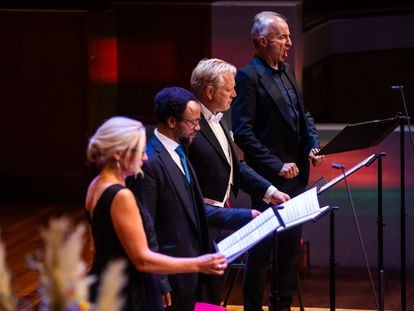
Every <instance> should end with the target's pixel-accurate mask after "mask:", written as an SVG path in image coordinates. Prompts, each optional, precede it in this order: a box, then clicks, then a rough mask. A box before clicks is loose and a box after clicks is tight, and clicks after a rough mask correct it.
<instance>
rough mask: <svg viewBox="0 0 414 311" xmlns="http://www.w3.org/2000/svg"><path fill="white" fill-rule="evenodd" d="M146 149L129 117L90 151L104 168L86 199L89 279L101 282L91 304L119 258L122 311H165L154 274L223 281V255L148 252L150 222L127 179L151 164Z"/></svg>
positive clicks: (102, 130)
mask: <svg viewBox="0 0 414 311" xmlns="http://www.w3.org/2000/svg"><path fill="white" fill-rule="evenodd" d="M145 144H146V137H145V128H144V126H143V125H142V123H140V122H139V121H136V120H133V119H129V118H126V117H113V118H110V119H109V120H107V121H106V122H104V123H103V124H102V125H101V126H100V127H99V128H98V130H97V131H96V133H95V134H94V135H93V136H92V137H91V138H90V141H89V146H88V149H87V156H88V159H89V160H90V161H92V162H95V163H96V164H98V165H99V166H100V167H101V170H100V173H99V175H98V176H96V177H95V178H94V179H93V181H92V182H91V183H90V185H89V188H88V192H87V196H86V210H87V215H88V218H89V221H90V225H91V230H92V236H93V240H94V245H95V257H94V261H93V265H92V269H91V274H94V275H97V276H98V282H97V283H96V284H95V285H94V287H93V288H92V290H91V299H92V301H93V300H94V299H95V297H96V294H97V293H96V289H97V288H98V286H99V276H100V274H101V273H102V271H103V269H105V267H106V265H107V263H108V262H109V261H111V260H113V259H115V258H125V259H126V260H127V261H128V267H127V271H125V273H126V276H127V278H128V282H127V285H126V287H125V289H124V291H123V295H124V298H125V303H124V308H123V310H128V311H133V310H140V311H146V310H148V311H154V310H156V311H158V310H163V307H162V306H161V294H160V291H159V289H158V285H157V281H156V278H155V277H154V276H153V275H152V274H151V273H158V274H174V273H187V272H202V273H207V274H214V275H221V274H223V270H224V269H225V268H226V267H227V262H226V260H225V258H224V257H223V255H221V254H207V255H203V256H199V257H193V258H175V257H170V256H166V255H163V254H159V253H155V252H153V251H151V250H150V249H149V248H148V243H147V237H146V231H147V232H149V233H150V234H152V231H151V227H152V223H151V218H150V217H149V216H148V215H147V214H145V211H144V210H143V209H140V207H139V206H138V204H137V202H136V199H135V197H134V195H133V193H132V192H131V191H130V190H128V189H127V188H126V187H125V178H126V177H128V176H133V175H135V176H137V175H139V174H141V173H142V171H141V166H142V164H143V162H144V161H145V160H146V159H147V156H146V154H145Z"/></svg>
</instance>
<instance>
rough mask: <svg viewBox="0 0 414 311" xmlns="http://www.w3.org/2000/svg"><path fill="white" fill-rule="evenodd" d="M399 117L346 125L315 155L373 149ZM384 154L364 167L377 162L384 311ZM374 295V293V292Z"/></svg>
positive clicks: (381, 307) (380, 287) (380, 303)
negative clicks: (382, 159)
mask: <svg viewBox="0 0 414 311" xmlns="http://www.w3.org/2000/svg"><path fill="white" fill-rule="evenodd" d="M400 123H401V121H400V117H394V118H389V119H384V120H374V121H367V122H362V123H356V124H351V125H347V126H346V127H345V128H344V129H343V130H342V131H341V132H339V134H337V135H336V136H335V137H334V138H333V139H332V140H331V141H330V142H328V144H327V145H326V146H324V147H323V148H322V149H321V150H320V151H319V152H318V153H317V155H327V154H333V153H340V152H346V151H352V150H359V149H365V148H368V147H374V146H376V145H378V144H379V143H380V142H381V141H383V140H384V138H385V137H387V136H388V135H389V134H390V133H391V132H392V131H393V130H394V129H395V128H396V127H397V126H398V125H400ZM382 156H385V153H384V152H380V153H377V154H376V156H375V157H373V158H372V159H371V160H370V161H369V163H367V164H366V166H369V165H370V164H371V163H373V162H374V161H375V160H376V159H379V161H378V218H377V224H378V291H379V301H378V309H379V310H380V311H382V310H384V279H383V276H384V263H383V257H384V254H383V227H384V222H383V216H382V161H381V157H382ZM374 294H375V292H374Z"/></svg>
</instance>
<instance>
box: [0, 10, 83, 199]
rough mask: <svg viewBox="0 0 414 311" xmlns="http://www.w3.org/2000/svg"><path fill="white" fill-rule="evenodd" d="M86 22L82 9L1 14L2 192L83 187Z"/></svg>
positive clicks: (63, 193) (61, 192)
mask: <svg viewBox="0 0 414 311" xmlns="http://www.w3.org/2000/svg"><path fill="white" fill-rule="evenodd" d="M83 25H84V13H83V12H47V11H27V12H25V11H8V12H7V11H3V12H0V37H1V38H2V41H3V42H2V44H1V46H2V48H1V49H0V59H1V62H0V102H1V110H0V111H1V116H2V120H1V122H0V131H1V133H2V135H1V136H0V137H1V138H0V145H1V149H2V152H1V154H0V162H1V163H3V165H2V166H1V168H0V172H1V175H2V178H1V187H0V191H1V197H17V198H19V199H25V198H29V197H42V198H44V197H72V196H79V195H80V192H81V189H82V188H83V187H84V185H82V184H81V182H80V181H82V176H83V174H84V172H83V171H84V169H83V167H84V165H83V163H84V147H85V139H86V137H85V131H84V128H85V100H86V63H85V39H84V38H85V37H84V26H83Z"/></svg>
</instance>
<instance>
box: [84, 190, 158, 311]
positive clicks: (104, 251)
mask: <svg viewBox="0 0 414 311" xmlns="http://www.w3.org/2000/svg"><path fill="white" fill-rule="evenodd" d="M121 189H124V186H122V185H119V184H114V185H111V186H109V187H108V188H107V189H105V191H104V192H103V193H102V196H101V197H100V198H99V200H98V202H97V204H96V207H95V208H94V211H93V215H92V217H91V216H90V215H89V213H88V212H87V213H86V214H87V218H88V220H89V222H90V224H91V228H92V236H93V242H94V245H95V258H94V261H93V265H92V268H91V271H90V274H92V275H96V276H97V278H98V280H97V282H96V283H94V284H93V286H92V287H91V290H90V299H91V301H93V302H95V301H96V299H97V296H98V292H97V291H98V288H99V284H100V280H99V278H100V276H101V274H102V272H103V271H104V270H105V268H106V267H107V265H108V263H109V262H110V261H111V260H114V259H118V258H123V259H125V260H126V261H127V268H126V271H125V275H126V277H127V283H126V285H125V288H124V290H123V292H122V293H123V297H124V299H125V303H124V307H123V309H122V310H124V311H135V310H136V311H161V310H164V309H163V308H162V307H161V293H160V290H159V286H158V282H157V278H156V276H155V275H153V274H150V273H145V272H140V271H138V270H137V269H136V268H135V267H134V265H133V264H132V263H131V261H130V260H129V259H128V257H127V255H126V253H125V251H124V249H123V247H122V245H121V242H120V241H119V239H118V236H117V234H116V232H115V229H114V226H113V224H112V219H111V213H110V209H111V204H112V201H113V199H114V197H115V195H116V193H117V192H118V191H119V190H121ZM140 213H141V216H142V221H143V223H144V227H148V226H149V227H150V228H151V223H152V222H151V219H149V218H148V216H149V215H147V214H145V212H143V211H141V210H140ZM145 229H146V230H145V231H146V232H147V228H145ZM150 234H152V233H151V232H150Z"/></svg>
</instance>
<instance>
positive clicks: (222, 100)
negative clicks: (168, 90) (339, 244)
mask: <svg viewBox="0 0 414 311" xmlns="http://www.w3.org/2000/svg"><path fill="white" fill-rule="evenodd" d="M236 71H237V70H236V68H235V67H234V66H233V65H232V64H229V63H227V62H225V61H223V60H221V59H217V58H211V59H202V60H201V61H200V62H199V63H198V64H197V66H196V67H195V68H194V70H193V72H192V75H191V88H192V91H193V92H194V93H195V94H196V95H197V97H198V99H199V100H200V102H201V119H200V132H199V133H198V134H197V136H196V137H194V139H193V142H192V143H191V145H190V146H189V148H188V155H189V158H190V162H191V164H192V165H193V167H194V170H195V171H196V173H197V177H198V181H199V183H200V187H201V191H202V193H203V197H204V202H205V203H206V204H208V205H211V206H213V207H216V208H217V209H219V210H220V209H223V207H225V206H227V207H228V205H229V203H228V202H229V199H230V195H231V193H232V194H233V195H234V196H236V195H237V193H238V191H239V188H240V189H242V190H244V191H246V192H247V193H248V194H250V195H255V197H257V198H258V199H259V200H263V201H264V202H266V203H271V204H278V203H282V202H285V201H286V200H288V199H289V196H288V195H287V194H286V193H283V192H281V191H279V190H278V189H276V187H274V186H273V185H272V184H271V182H269V181H268V180H266V179H265V178H263V177H262V176H260V175H259V174H257V173H256V172H255V171H254V170H253V169H251V168H250V167H249V166H248V165H247V164H246V163H245V162H244V161H239V159H238V156H237V153H236V148H235V146H234V143H233V140H232V137H231V133H230V131H229V129H228V126H227V124H226V122H225V120H224V119H222V118H221V116H222V115H223V112H226V111H227V110H229V109H230V105H231V103H232V101H233V98H234V97H235V96H236V93H235V90H234V87H235V81H234V78H235V75H236ZM256 212H257V211H256ZM209 221H210V218H209ZM229 221H230V220H229ZM209 233H210V238H211V239H213V240H214V241H216V242H218V241H220V240H221V239H222V238H224V237H225V236H227V235H228V233H229V232H228V231H223V230H222V229H218V228H212V227H211V226H209ZM208 278H209V279H210V280H211V281H210V285H211V288H212V291H211V292H212V301H213V302H214V303H216V304H218V303H220V298H221V297H220V296H221V289H222V287H223V281H224V278H223V277H220V276H217V277H210V276H208Z"/></svg>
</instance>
